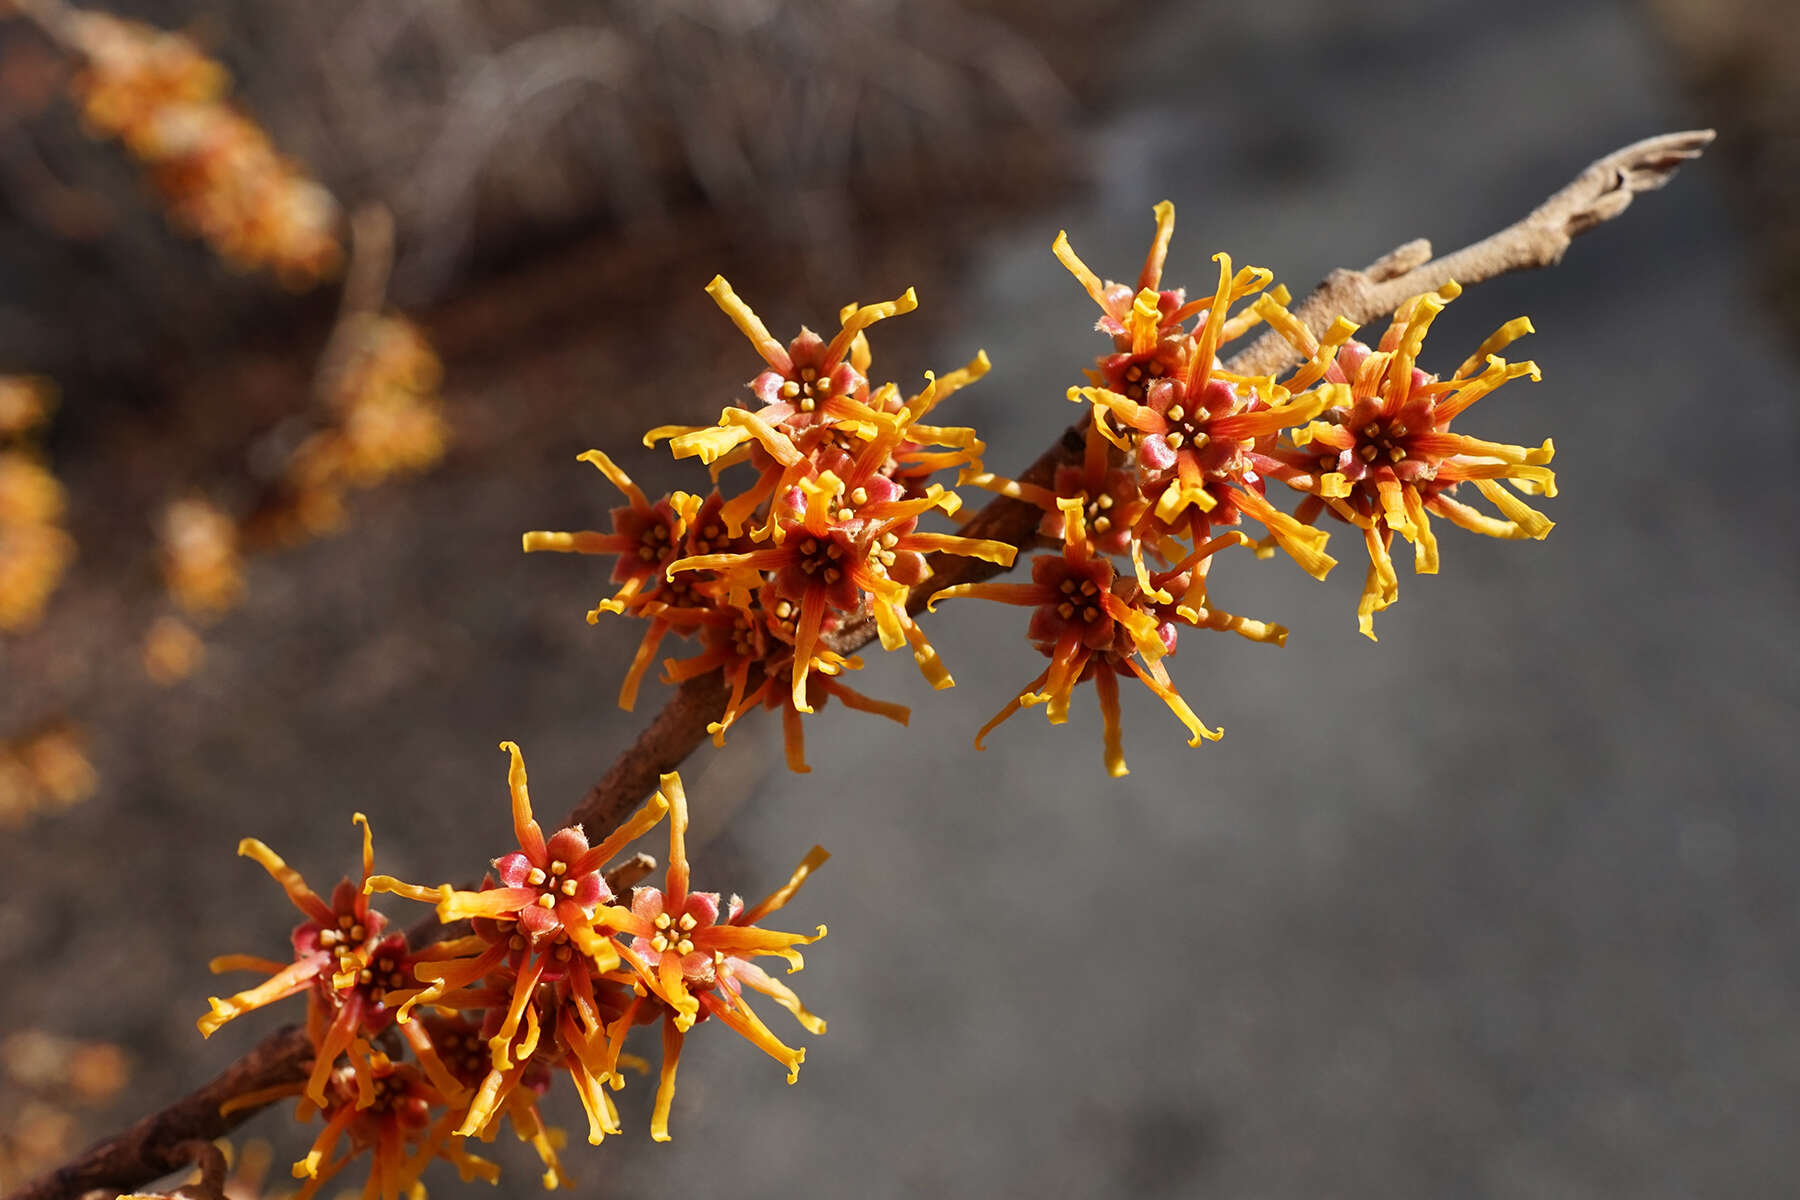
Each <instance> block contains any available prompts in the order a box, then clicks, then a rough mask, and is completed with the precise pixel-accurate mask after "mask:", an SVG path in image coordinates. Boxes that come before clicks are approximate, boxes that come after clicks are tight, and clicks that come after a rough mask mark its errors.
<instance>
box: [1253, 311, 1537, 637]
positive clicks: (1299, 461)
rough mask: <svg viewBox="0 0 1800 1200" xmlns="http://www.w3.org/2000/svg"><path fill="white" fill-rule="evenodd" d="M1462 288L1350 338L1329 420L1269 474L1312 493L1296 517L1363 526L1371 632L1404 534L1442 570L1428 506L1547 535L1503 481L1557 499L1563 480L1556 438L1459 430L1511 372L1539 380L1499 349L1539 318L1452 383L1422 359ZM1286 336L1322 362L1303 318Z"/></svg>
mask: <svg viewBox="0 0 1800 1200" xmlns="http://www.w3.org/2000/svg"><path fill="white" fill-rule="evenodd" d="M1461 292H1462V289H1461V288H1460V287H1459V286H1457V284H1456V283H1454V282H1450V283H1446V284H1445V285H1444V286H1443V287H1441V288H1439V289H1438V290H1437V291H1435V292H1427V293H1425V294H1423V295H1419V296H1415V297H1413V298H1412V299H1411V300H1409V301H1407V302H1406V303H1405V304H1404V305H1402V306H1401V307H1400V309H1399V310H1398V311H1397V312H1396V313H1395V314H1394V319H1393V321H1392V322H1391V323H1390V324H1389V325H1388V328H1387V332H1386V333H1384V334H1383V335H1382V338H1381V342H1380V344H1379V346H1377V347H1376V348H1375V349H1373V350H1371V349H1370V348H1369V347H1368V346H1366V345H1364V344H1363V343H1362V342H1359V341H1355V340H1354V339H1351V340H1347V341H1345V342H1344V343H1343V345H1342V346H1341V348H1339V349H1338V350H1337V352H1336V355H1335V358H1334V359H1333V360H1332V361H1331V362H1330V364H1329V367H1328V369H1327V370H1326V372H1325V375H1324V377H1323V378H1324V379H1325V381H1326V382H1325V383H1324V384H1322V385H1321V390H1325V389H1334V392H1333V396H1332V400H1331V403H1330V404H1329V405H1328V406H1327V407H1326V408H1324V409H1323V410H1322V415H1323V418H1324V419H1323V420H1319V421H1314V422H1311V423H1309V424H1307V425H1305V426H1302V427H1301V428H1299V429H1295V430H1293V431H1292V434H1291V437H1290V439H1289V440H1288V441H1287V442H1285V443H1284V444H1282V445H1278V446H1276V447H1274V448H1273V449H1271V450H1270V451H1269V458H1270V459H1272V460H1273V461H1272V462H1270V463H1267V464H1265V470H1266V471H1267V473H1268V474H1269V475H1270V477H1272V478H1275V479H1279V480H1281V481H1282V482H1283V483H1285V484H1287V485H1288V486H1289V487H1292V488H1294V489H1295V490H1297V491H1300V492H1304V493H1306V498H1305V499H1304V500H1302V501H1301V502H1300V506H1299V508H1298V509H1296V511H1295V516H1296V517H1297V518H1299V519H1300V520H1302V521H1306V522H1309V523H1310V522H1312V521H1314V520H1317V519H1318V517H1319V516H1320V515H1321V514H1322V513H1324V512H1327V511H1329V512H1330V513H1331V515H1332V516H1333V517H1336V518H1338V519H1339V520H1342V521H1346V522H1348V523H1350V524H1351V525H1353V526H1355V527H1356V528H1357V529H1359V530H1361V531H1362V535H1363V541H1364V544H1365V546H1366V547H1367V549H1368V554H1369V573H1368V576H1367V578H1366V580H1365V582H1364V584H1363V594H1362V600H1361V602H1360V603H1359V604H1358V606H1357V620H1358V624H1359V627H1360V628H1361V630H1362V632H1363V633H1364V634H1366V635H1367V636H1368V637H1369V638H1371V639H1373V638H1374V637H1375V629H1374V614H1375V613H1377V612H1380V611H1381V610H1382V609H1384V608H1386V607H1387V606H1388V605H1390V604H1392V603H1393V602H1394V601H1395V599H1397V598H1398V595H1399V580H1398V577H1397V576H1396V574H1395V572H1394V564H1393V560H1392V558H1391V557H1390V556H1389V553H1388V550H1389V547H1390V546H1392V545H1393V541H1394V535H1395V534H1399V535H1400V536H1401V537H1403V538H1405V539H1406V540H1407V541H1409V542H1411V543H1412V544H1413V547H1414V556H1413V566H1414V570H1415V571H1417V572H1418V573H1419V574H1421V575H1432V574H1436V572H1437V569H1438V549H1437V537H1436V536H1435V535H1434V534H1433V533H1432V529H1431V517H1430V515H1429V514H1432V513H1435V514H1437V515H1438V516H1440V517H1443V518H1444V519H1445V520H1447V521H1449V522H1451V523H1452V524H1455V525H1460V526H1462V527H1463V528H1464V529H1469V530H1473V531H1474V532H1476V533H1484V534H1487V535H1488V536H1490V537H1499V538H1536V539H1538V540H1540V541H1541V540H1542V539H1543V538H1545V537H1547V536H1548V535H1549V533H1550V530H1551V528H1552V527H1553V523H1552V522H1551V521H1550V519H1549V518H1547V517H1545V516H1544V514H1542V513H1540V512H1538V511H1537V510H1536V509H1534V508H1532V507H1531V506H1530V505H1529V504H1527V503H1525V502H1524V501H1523V500H1521V499H1519V497H1518V496H1515V495H1514V494H1513V493H1512V492H1510V491H1508V490H1507V488H1506V486H1505V485H1504V484H1503V483H1502V482H1501V481H1502V480H1504V481H1505V482H1506V483H1507V484H1511V485H1512V486H1513V487H1514V488H1516V489H1518V490H1519V491H1520V492H1521V493H1523V494H1525V495H1528V496H1532V495H1545V496H1554V495H1556V476H1555V475H1554V474H1553V473H1552V472H1551V471H1550V469H1549V467H1548V465H1547V464H1548V463H1549V462H1550V459H1551V457H1552V456H1553V454H1554V453H1555V447H1554V446H1553V445H1552V444H1551V443H1550V441H1549V440H1545V442H1544V444H1543V445H1541V446H1538V447H1536V448H1535V449H1534V448H1531V447H1526V446H1518V445H1512V444H1509V443H1505V442H1490V441H1485V440H1483V439H1481V438H1473V437H1467V436H1465V435H1462V434H1457V433H1452V432H1450V428H1449V426H1450V422H1451V421H1452V420H1454V419H1455V418H1456V417H1457V416H1458V415H1459V414H1461V413H1462V412H1463V410H1465V409H1466V408H1468V407H1469V406H1470V405H1471V404H1473V403H1475V401H1477V400H1479V399H1480V398H1481V397H1483V396H1485V395H1487V394H1488V393H1489V392H1491V391H1493V390H1494V389H1495V388H1497V387H1499V386H1500V385H1501V384H1503V383H1505V382H1506V381H1507V380H1509V379H1517V378H1519V377H1521V376H1527V377H1529V378H1531V379H1533V380H1535V379H1537V378H1538V377H1539V373H1538V368H1537V364H1536V363H1533V362H1517V363H1509V362H1507V361H1506V360H1505V359H1503V358H1501V357H1500V356H1499V353H1498V352H1499V351H1500V350H1502V349H1504V348H1505V347H1506V346H1508V345H1510V344H1511V343H1512V342H1513V341H1514V340H1516V339H1517V338H1519V337H1520V336H1522V335H1523V334H1527V333H1530V332H1532V329H1531V322H1530V321H1529V320H1527V319H1526V318H1524V317H1519V318H1516V319H1514V320H1512V321H1508V322H1507V323H1506V324H1505V325H1502V326H1501V327H1500V328H1499V329H1498V330H1496V331H1495V332H1494V333H1493V335H1492V336H1491V337H1489V338H1488V339H1487V341H1485V342H1483V343H1482V344H1481V345H1480V346H1479V347H1478V348H1477V349H1476V351H1475V353H1474V354H1472V355H1470V356H1469V357H1468V358H1467V359H1466V360H1465V361H1464V362H1463V364H1462V365H1461V366H1459V367H1458V368H1457V369H1456V372H1455V373H1454V374H1452V375H1451V376H1450V377H1449V378H1448V379H1439V378H1437V377H1436V376H1434V375H1428V374H1426V373H1425V372H1424V371H1423V370H1421V369H1420V368H1419V367H1418V366H1417V365H1416V363H1417V361H1418V356H1419V349H1420V347H1421V346H1422V345H1423V343H1424V340H1425V333H1426V331H1427V330H1428V329H1430V328H1431V323H1432V321H1433V320H1434V319H1435V318H1436V317H1437V314H1438V313H1440V312H1442V311H1443V310H1444V306H1445V305H1446V304H1448V303H1449V302H1450V301H1452V300H1454V299H1455V298H1456V297H1457V296H1458V295H1460V294H1461ZM1274 319H1277V320H1279V319H1280V317H1279V316H1277V317H1275V318H1274ZM1283 332H1284V333H1285V334H1286V335H1287V336H1288V337H1289V340H1290V341H1292V342H1294V343H1295V344H1296V345H1297V346H1298V347H1299V348H1301V350H1302V351H1303V352H1310V353H1311V354H1312V355H1313V356H1314V360H1315V361H1320V360H1319V359H1318V357H1317V355H1318V349H1317V346H1316V343H1314V342H1313V341H1312V340H1311V338H1310V335H1309V333H1308V332H1307V330H1306V329H1305V327H1304V326H1302V325H1299V323H1298V322H1293V323H1292V324H1290V325H1288V326H1287V327H1286V328H1285V329H1284V331H1283ZM1464 483H1473V484H1474V485H1475V488H1476V490H1477V491H1479V492H1480V493H1481V494H1482V495H1483V496H1484V497H1486V498H1487V500H1488V502H1489V503H1491V504H1492V505H1493V506H1494V507H1495V508H1497V509H1499V511H1500V516H1499V517H1493V516H1490V515H1488V514H1486V513H1482V512H1479V511H1477V510H1475V509H1473V508H1471V507H1469V506H1468V505H1467V504H1465V503H1463V502H1462V501H1461V500H1458V499H1457V498H1456V494H1455V493H1456V490H1457V487H1458V485H1459V484H1464Z"/></svg>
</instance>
